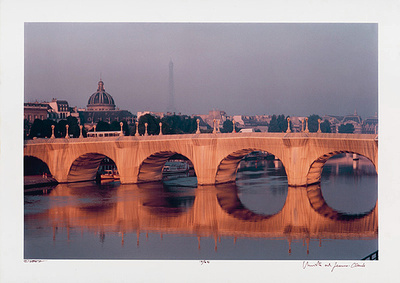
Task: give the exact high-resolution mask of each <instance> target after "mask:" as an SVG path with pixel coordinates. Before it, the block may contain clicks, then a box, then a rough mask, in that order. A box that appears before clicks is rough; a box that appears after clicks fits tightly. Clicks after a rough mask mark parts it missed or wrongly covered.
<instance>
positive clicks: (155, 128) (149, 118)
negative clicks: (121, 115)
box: [139, 114, 160, 135]
mask: <svg viewBox="0 0 400 283" xmlns="http://www.w3.org/2000/svg"><path fill="white" fill-rule="evenodd" d="M145 123H147V133H148V134H149V135H158V134H159V133H160V125H159V123H160V118H156V117H154V116H153V115H150V114H145V115H143V116H141V117H140V118H139V134H140V135H144V134H145V125H144V124H145Z"/></svg>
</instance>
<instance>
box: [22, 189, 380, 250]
mask: <svg viewBox="0 0 400 283" xmlns="http://www.w3.org/2000/svg"><path fill="white" fill-rule="evenodd" d="M92 189H93V192H92V191H91V189H90V186H89V187H88V185H87V183H86V184H85V183H82V184H80V183H79V184H74V185H72V184H71V185H69V184H68V185H67V184H62V185H58V187H57V189H56V190H53V191H52V192H51V193H50V196H57V197H63V200H64V202H63V203H62V205H61V206H57V203H51V208H50V209H49V210H48V211H46V212H45V213H43V214H38V215H28V216H26V218H25V223H26V225H29V223H30V221H29V220H30V219H34V220H35V221H33V222H32V223H37V222H36V220H38V219H45V221H49V223H48V224H47V225H48V226H50V227H51V226H53V227H54V228H55V227H58V228H67V229H68V231H69V229H78V230H79V229H85V230H86V229H88V230H89V231H92V232H96V233H97V232H98V233H103V234H104V233H121V234H122V235H123V234H124V233H135V232H136V233H137V234H138V237H139V234H140V233H147V232H155V233H160V234H174V233H184V234H191V235H193V236H197V237H214V238H215V239H217V238H218V239H220V238H221V237H238V238H243V237H246V238H248V237H250V238H284V239H287V240H288V241H289V243H290V241H291V240H295V239H297V240H301V239H302V240H305V241H307V242H308V241H309V240H323V239H358V238H367V239H374V238H376V237H377V231H378V214H377V205H376V206H375V208H373V209H372V210H371V211H369V212H366V213H365V214H361V215H345V214H342V213H339V212H337V211H334V210H333V209H332V208H330V207H329V206H328V205H327V204H326V203H325V201H324V200H323V198H322V197H321V194H320V186H319V185H314V186H311V187H308V188H305V187H300V188H295V187H289V188H288V195H287V199H286V202H285V204H284V206H283V208H282V209H281V211H280V212H278V213H276V214H274V215H258V214H255V213H254V212H252V211H249V210H248V209H247V208H246V207H244V206H243V204H242V203H241V202H240V199H239V198H238V195H237V190H236V186H235V185H234V184H225V185H222V187H221V186H217V187H216V186H203V187H199V188H197V189H196V190H195V195H194V201H193V195H192V201H193V202H192V203H193V205H192V206H189V207H186V208H182V206H181V205H179V204H177V202H179V198H182V194H180V193H172V192H168V191H166V190H165V189H164V188H163V187H162V185H160V184H158V183H153V184H141V185H121V186H119V187H118V188H117V189H116V190H107V191H105V192H99V191H98V189H97V187H93V188H92ZM94 192H96V194H95V193H94ZM87 194H91V196H92V197H93V195H97V197H94V198H95V199H94V201H92V202H91V203H87V202H85V201H82V202H81V200H80V199H81V198H82V197H83V196H85V197H87ZM102 194H103V195H102ZM85 197H84V198H85ZM186 197H187V196H186ZM50 199H51V198H50ZM66 200H68V201H67V202H65V201H66ZM94 203H96V204H94ZM35 225H36V224H35ZM53 237H55V235H54V236H53Z"/></svg>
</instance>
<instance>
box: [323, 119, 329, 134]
mask: <svg viewBox="0 0 400 283" xmlns="http://www.w3.org/2000/svg"><path fill="white" fill-rule="evenodd" d="M321 132H323V133H332V128H331V123H329V121H328V120H324V121H323V122H322V123H321Z"/></svg>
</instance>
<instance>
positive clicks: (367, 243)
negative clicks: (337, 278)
mask: <svg viewBox="0 0 400 283" xmlns="http://www.w3.org/2000/svg"><path fill="white" fill-rule="evenodd" d="M177 177H178V176H169V177H168V178H166V180H165V181H164V182H163V183H150V184H141V185H121V184H120V183H119V182H109V183H103V184H101V185H98V184H95V183H93V182H83V183H75V184H60V185H57V186H55V187H52V188H50V187H49V188H41V189H38V190H33V191H30V192H26V193H25V197H24V218H25V220H24V231H25V232H24V258H26V259H181V260H186V259H196V260H200V259H201V260H203V259H206V260H219V259H221V260H316V259H319V260H360V259H362V258H364V257H366V256H367V255H369V254H371V253H373V252H375V251H376V250H378V232H377V231H378V224H377V221H378V216H377V215H378V214H377V196H378V183H377V181H378V180H377V174H376V171H375V168H374V166H373V165H372V163H371V162H369V161H368V160H367V159H364V158H360V159H359V160H357V161H353V159H352V156H349V155H347V156H345V155H341V156H338V157H336V158H331V159H330V160H328V162H327V163H326V164H325V165H324V169H323V174H322V181H321V184H320V185H314V186H310V187H308V188H304V187H301V188H295V187H288V183H287V178H286V174H285V170H284V168H283V166H282V164H281V162H280V161H275V160H248V161H244V160H243V161H242V162H241V163H240V165H239V168H238V173H237V181H236V184H225V185H219V186H199V187H197V181H196V177H195V176H193V174H189V176H186V175H185V176H183V177H182V176H179V177H181V178H177Z"/></svg>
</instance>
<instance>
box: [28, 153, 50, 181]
mask: <svg viewBox="0 0 400 283" xmlns="http://www.w3.org/2000/svg"><path fill="white" fill-rule="evenodd" d="M43 173H46V174H51V172H50V168H49V166H48V165H47V163H46V162H45V161H43V160H42V159H41V158H38V157H36V156H32V155H25V156H24V176H32V175H42V174H43Z"/></svg>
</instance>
